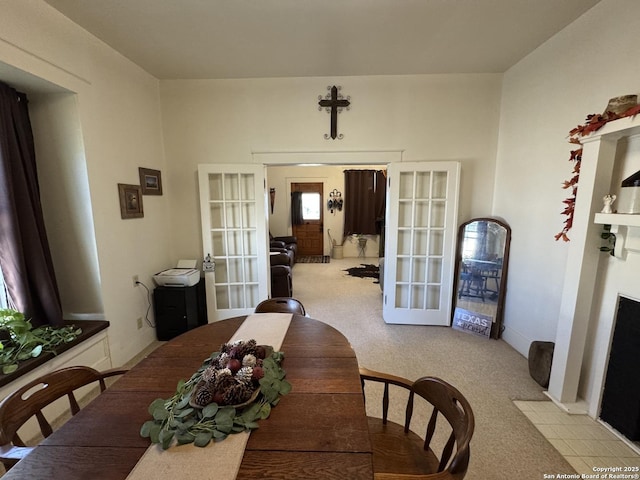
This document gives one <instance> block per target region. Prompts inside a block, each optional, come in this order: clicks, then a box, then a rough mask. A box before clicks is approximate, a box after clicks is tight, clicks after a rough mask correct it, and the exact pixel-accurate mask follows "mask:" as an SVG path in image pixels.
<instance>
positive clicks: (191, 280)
mask: <svg viewBox="0 0 640 480" xmlns="http://www.w3.org/2000/svg"><path fill="white" fill-rule="evenodd" d="M195 266H196V261H195V260H180V261H179V262H178V265H177V266H176V268H169V269H168V270H163V271H161V272H158V273H156V274H155V275H154V276H153V281H154V282H156V284H157V285H158V286H159V287H192V286H194V285H195V284H196V283H198V282H199V281H200V271H199V270H196V268H195Z"/></svg>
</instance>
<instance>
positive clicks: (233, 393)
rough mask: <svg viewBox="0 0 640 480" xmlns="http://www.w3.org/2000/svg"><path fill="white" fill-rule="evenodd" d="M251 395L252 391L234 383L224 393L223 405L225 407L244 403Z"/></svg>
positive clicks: (247, 387) (241, 384)
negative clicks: (225, 405)
mask: <svg viewBox="0 0 640 480" xmlns="http://www.w3.org/2000/svg"><path fill="white" fill-rule="evenodd" d="M252 394H253V389H252V388H251V387H250V386H248V385H245V384H244V383H236V384H235V385H234V386H233V387H231V388H229V389H228V390H227V391H226V392H225V393H224V403H225V404H227V405H237V404H239V403H244V402H246V401H247V400H249V398H251V395H252Z"/></svg>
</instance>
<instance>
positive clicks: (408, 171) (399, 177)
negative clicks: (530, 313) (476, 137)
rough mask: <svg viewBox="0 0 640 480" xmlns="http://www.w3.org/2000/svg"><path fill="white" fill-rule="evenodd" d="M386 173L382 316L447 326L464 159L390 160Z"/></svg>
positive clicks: (408, 322) (401, 321)
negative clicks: (459, 160)
mask: <svg viewBox="0 0 640 480" xmlns="http://www.w3.org/2000/svg"><path fill="white" fill-rule="evenodd" d="M387 172H388V178H387V181H388V182H389V183H388V189H387V212H386V248H385V250H386V251H385V262H384V293H383V308H382V314H383V317H384V320H385V322H387V323H403V324H414V325H449V324H450V322H451V299H452V294H451V292H452V288H453V287H452V285H453V271H454V268H453V267H454V262H455V244H456V234H457V226H456V222H457V217H458V190H459V183H460V164H459V163H457V162H412V163H409V162H407V163H404V162H403V163H392V164H390V165H389V168H388V171H387Z"/></svg>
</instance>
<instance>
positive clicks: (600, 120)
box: [554, 105, 640, 242]
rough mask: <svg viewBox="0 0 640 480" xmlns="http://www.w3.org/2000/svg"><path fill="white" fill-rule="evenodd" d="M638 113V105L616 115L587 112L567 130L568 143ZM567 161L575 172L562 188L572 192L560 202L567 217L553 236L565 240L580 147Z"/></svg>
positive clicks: (639, 110)
mask: <svg viewBox="0 0 640 480" xmlns="http://www.w3.org/2000/svg"><path fill="white" fill-rule="evenodd" d="M638 114H640V105H636V106H634V107H631V108H629V109H628V110H627V111H625V112H624V113H623V114H621V115H618V114H616V113H614V112H605V113H603V114H599V113H592V114H589V115H587V118H586V120H585V123H584V124H583V125H578V126H576V127H575V128H572V129H571V130H570V131H569V143H571V144H574V145H582V143H581V142H580V139H579V138H578V137H584V136H586V135H589V134H591V133H593V132H597V131H598V130H600V129H601V128H602V127H604V126H605V125H606V124H607V123H608V122H611V121H613V120H618V119H619V118H624V117H632V116H635V115H638ZM569 161H572V162H575V165H574V167H573V172H572V173H575V174H576V175H574V176H573V178H571V179H570V180H565V181H564V182H562V188H563V189H567V188H569V187H573V192H572V196H571V197H569V198H567V199H565V200H563V201H562V203H564V204H565V205H566V208H565V209H564V210H563V211H562V215H566V216H567V219H566V220H565V221H564V222H563V223H564V228H563V229H562V231H561V232H560V233H558V234H556V235H555V236H554V238H555V239H556V241H557V240H560V239H562V240H563V241H565V242H568V241H569V236H568V235H567V233H568V232H569V230H571V227H572V226H573V212H574V208H575V202H576V194H577V193H578V180H579V177H580V175H579V174H580V164H581V161H582V148H579V149H577V150H571V154H570V155H569Z"/></svg>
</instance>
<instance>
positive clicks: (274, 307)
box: [255, 297, 307, 315]
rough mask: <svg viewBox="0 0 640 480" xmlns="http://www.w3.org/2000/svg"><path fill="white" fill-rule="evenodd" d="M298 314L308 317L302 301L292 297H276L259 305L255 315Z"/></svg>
mask: <svg viewBox="0 0 640 480" xmlns="http://www.w3.org/2000/svg"><path fill="white" fill-rule="evenodd" d="M270 312H276V313H297V314H298V315H306V314H307V312H306V311H305V309H304V305H302V302H300V300H296V299H295V298H291V297H274V298H268V299H266V300H263V301H262V302H260V303H259V304H258V306H257V307H256V309H255V313H270Z"/></svg>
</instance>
